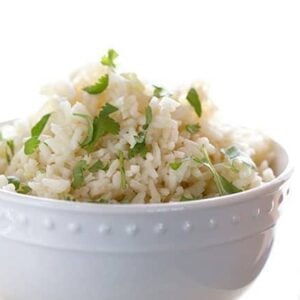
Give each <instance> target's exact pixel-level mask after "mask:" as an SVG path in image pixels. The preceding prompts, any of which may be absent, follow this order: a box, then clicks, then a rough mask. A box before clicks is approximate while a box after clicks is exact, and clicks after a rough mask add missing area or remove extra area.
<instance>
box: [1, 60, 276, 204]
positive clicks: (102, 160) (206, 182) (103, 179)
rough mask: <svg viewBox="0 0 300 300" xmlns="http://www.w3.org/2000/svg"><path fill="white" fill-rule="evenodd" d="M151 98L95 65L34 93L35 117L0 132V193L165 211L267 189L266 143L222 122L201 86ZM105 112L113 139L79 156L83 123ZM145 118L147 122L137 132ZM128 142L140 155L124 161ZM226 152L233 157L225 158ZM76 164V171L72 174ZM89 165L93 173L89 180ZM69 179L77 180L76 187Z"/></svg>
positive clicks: (130, 78)
mask: <svg viewBox="0 0 300 300" xmlns="http://www.w3.org/2000/svg"><path fill="white" fill-rule="evenodd" d="M104 75H106V76H108V78H109V84H108V86H107V88H106V89H105V90H104V91H103V92H101V93H98V94H90V93H89V92H86V91H85V90H84V88H86V87H87V86H91V85H93V84H94V83H95V82H97V81H98V80H99V78H101V77H102V76H104ZM191 87H193V88H194V89H195V91H196V93H197V95H198V97H199V99H200V101H201V106H202V114H201V117H199V116H198V114H197V111H196V110H195V107H193V105H191V104H190V103H189V102H188V101H187V95H188V93H189V91H190V88H191ZM155 92H156V89H155V88H154V87H153V86H151V85H149V84H147V83H144V82H141V81H140V80H139V79H138V77H137V76H136V75H135V74H118V73H116V72H115V70H114V69H113V68H112V67H111V66H106V65H101V64H92V65H88V66H86V67H84V68H81V69H79V70H77V71H76V72H74V73H73V74H72V75H71V76H70V79H69V80H67V81H66V82H61V81H60V82H58V83H56V84H52V85H48V86H47V87H45V88H43V89H42V97H43V98H45V104H44V106H43V107H42V108H41V109H40V110H39V111H38V112H36V113H34V114H33V115H32V116H30V117H28V118H27V119H26V120H20V121H16V122H15V123H14V124H13V125H10V126H5V127H3V128H2V129H1V139H0V174H1V175H0V188H1V189H3V190H6V191H10V192H19V193H23V194H30V195H33V196H39V197H47V198H53V199H62V200H69V201H79V202H95V203H97V202H101V203H160V202H163V203H165V202H173V201H175V202H176V201H189V200H194V199H204V198H207V197H213V196H218V195H223V194H227V193H231V192H238V191H242V190H248V189H251V188H254V187H257V186H260V185H262V184H264V183H265V182H268V181H271V180H273V179H274V173H273V170H272V169H271V168H270V164H271V163H272V160H273V158H274V151H273V144H272V141H271V140H270V139H269V138H268V137H266V136H265V135H263V134H262V133H260V132H257V131H254V130H249V129H245V128H237V127H234V126H230V125H229V124H227V123H225V122H224V121H222V120H221V119H220V118H219V113H218V109H217V108H216V106H215V105H214V104H213V102H212V101H211V100H210V99H209V98H208V97H207V94H206V92H205V90H204V88H203V86H202V85H201V84H199V83H194V84H192V85H191V86H190V87H187V88H183V89H180V90H177V91H174V92H173V93H172V95H171V94H168V93H166V94H165V95H156V96H155V95H154V94H155ZM107 103H109V104H110V105H112V106H113V107H114V108H115V109H116V110H115V111H114V112H113V113H111V114H110V115H109V117H110V118H111V119H113V122H115V123H117V124H119V125H118V126H119V130H118V132H117V133H115V134H110V133H109V134H105V135H103V136H101V137H100V138H98V140H96V142H95V144H94V146H93V147H92V149H87V148H85V147H83V146H82V144H83V141H85V140H86V139H87V137H88V135H89V133H90V132H89V127H88V123H87V119H88V118H89V119H90V120H95V118H96V117H97V116H99V112H101V111H102V110H103V108H104V107H105V106H106V105H107ZM147 109H148V112H149V111H151V122H149V124H148V125H147V126H145V124H146V122H147ZM46 114H51V116H50V118H49V121H48V122H47V123H46V124H45V127H44V128H43V130H42V132H41V133H40V135H39V137H38V138H39V145H38V146H37V148H36V149H35V151H34V152H33V153H31V154H29V155H28V154H26V153H25V152H26V151H25V150H24V145H25V143H26V142H27V141H28V140H29V139H30V138H31V137H32V132H31V130H32V128H33V127H34V126H35V125H36V124H37V123H38V122H39V120H41V119H42V118H43V116H45V115H46ZM79 115H81V117H80V116H79ZM83 115H84V116H85V117H82V116H83ZM148 117H149V116H148ZM105 120H106V121H107V119H105ZM148 121H149V120H148ZM188 125H193V126H194V127H192V130H194V132H189V130H187V126H188ZM146 127H147V128H146ZM145 128H146V129H145ZM138 138H141V139H143V138H144V141H142V142H141V147H144V148H143V149H144V151H145V152H146V153H144V154H143V153H135V154H134V155H132V153H131V151H133V150H132V149H134V147H135V146H136V144H137V143H138ZM143 142H144V144H143ZM229 151H233V152H235V154H236V156H235V157H234V158H232V157H230V155H228V153H229ZM227 152H228V153H227ZM121 154H122V157H123V158H124V159H123V161H121V159H120V155H121ZM205 155H207V157H206V156H205ZM207 158H208V161H207ZM205 159H206V160H205ZM80 162H83V165H84V166H85V167H84V168H82V169H80V168H79V169H78V170H77V169H76V168H78V164H79V163H80ZM95 163H97V164H98V169H97V168H96V167H95V168H96V169H95V170H93V171H91V170H92V167H91V166H92V165H93V164H95ZM209 163H211V165H209ZM99 164H101V166H102V167H99V166H100V165H99ZM76 170H77V173H76ZM214 172H215V173H214ZM74 176H75V177H76V176H78V178H77V179H78V180H81V181H80V183H79V184H77V186H76V182H75V183H74V180H76V179H74ZM218 179H221V183H220V182H219V185H218ZM220 184H221V187H220ZM222 185H223V186H222ZM222 187H223V188H224V190H222ZM228 187H229V191H228ZM230 191H231V192H230Z"/></svg>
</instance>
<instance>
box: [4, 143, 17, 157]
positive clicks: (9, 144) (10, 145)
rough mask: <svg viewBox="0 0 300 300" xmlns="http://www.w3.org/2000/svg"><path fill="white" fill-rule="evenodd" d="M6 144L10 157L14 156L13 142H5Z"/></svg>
mask: <svg viewBox="0 0 300 300" xmlns="http://www.w3.org/2000/svg"><path fill="white" fill-rule="evenodd" d="M6 144H7V146H8V148H9V149H10V152H11V155H12V156H13V155H14V154H15V143H14V141H13V140H7V141H6Z"/></svg>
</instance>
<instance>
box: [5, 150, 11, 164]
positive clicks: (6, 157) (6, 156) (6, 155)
mask: <svg viewBox="0 0 300 300" xmlns="http://www.w3.org/2000/svg"><path fill="white" fill-rule="evenodd" d="M5 159H6V162H7V163H8V164H10V162H11V158H10V155H9V154H8V152H7V151H6V153H5Z"/></svg>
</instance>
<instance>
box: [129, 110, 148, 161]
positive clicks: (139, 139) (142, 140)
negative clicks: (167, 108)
mask: <svg viewBox="0 0 300 300" xmlns="http://www.w3.org/2000/svg"><path fill="white" fill-rule="evenodd" d="M151 122H152V109H151V107H150V106H148V107H147V109H146V123H145V124H144V125H143V130H144V131H142V132H140V133H139V134H138V135H137V136H135V137H134V139H135V141H136V144H135V145H134V147H133V148H131V149H129V151H128V158H129V159H131V158H133V157H135V156H136V155H140V156H141V157H143V158H145V157H146V154H147V152H148V149H147V146H146V135H147V129H148V128H149V126H150V123H151Z"/></svg>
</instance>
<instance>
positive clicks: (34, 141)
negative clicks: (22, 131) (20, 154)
mask: <svg viewBox="0 0 300 300" xmlns="http://www.w3.org/2000/svg"><path fill="white" fill-rule="evenodd" d="M40 143H41V141H40V140H39V138H38V137H37V136H33V137H31V138H30V139H29V140H27V141H26V143H25V148H24V152H25V154H26V155H30V154H33V153H34V152H35V150H36V149H37V148H38V146H39V145H40Z"/></svg>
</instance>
